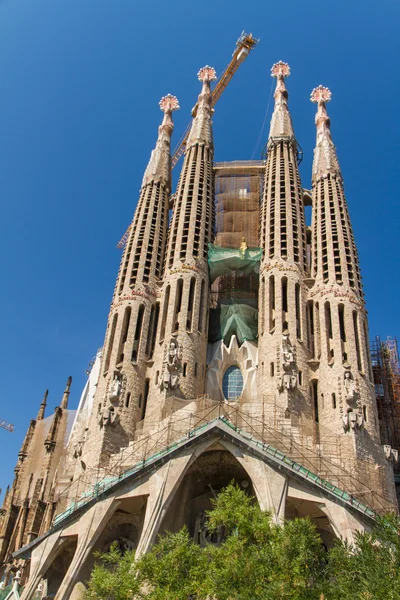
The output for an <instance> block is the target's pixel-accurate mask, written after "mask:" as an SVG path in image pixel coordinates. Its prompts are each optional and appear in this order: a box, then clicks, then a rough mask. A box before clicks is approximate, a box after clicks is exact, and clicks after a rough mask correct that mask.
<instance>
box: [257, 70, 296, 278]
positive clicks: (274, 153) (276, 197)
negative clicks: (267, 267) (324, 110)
mask: <svg viewBox="0 0 400 600" xmlns="http://www.w3.org/2000/svg"><path fill="white" fill-rule="evenodd" d="M271 75H272V77H276V79H277V84H276V91H275V96H274V97H275V108H274V112H273V115H272V119H271V128H270V133H269V138H268V144H267V150H268V154H267V164H266V178H265V188H264V199H263V203H262V212H261V236H260V237H261V243H260V245H261V247H262V248H263V250H264V261H268V260H269V259H272V258H278V257H281V258H283V259H284V260H288V261H289V262H291V263H296V264H298V265H299V266H300V267H301V268H303V269H305V268H306V233H305V222H304V208H303V191H302V186H301V182H300V175H299V170H298V161H297V143H296V140H295V137H294V133H293V127H292V119H291V116H290V113H289V108H288V103H287V99H288V92H287V90H286V85H285V77H288V76H289V75H290V67H289V65H288V64H287V63H285V62H282V61H280V62H278V63H276V64H274V65H273V67H272V69H271Z"/></svg>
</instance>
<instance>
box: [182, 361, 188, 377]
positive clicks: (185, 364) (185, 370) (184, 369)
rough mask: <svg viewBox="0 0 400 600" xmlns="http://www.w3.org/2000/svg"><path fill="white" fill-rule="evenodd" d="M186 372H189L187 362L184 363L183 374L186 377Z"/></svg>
mask: <svg viewBox="0 0 400 600" xmlns="http://www.w3.org/2000/svg"><path fill="white" fill-rule="evenodd" d="M186 372H187V363H183V373H182V374H183V376H184V377H186Z"/></svg>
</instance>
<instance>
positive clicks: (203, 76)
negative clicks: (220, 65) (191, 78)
mask: <svg viewBox="0 0 400 600" xmlns="http://www.w3.org/2000/svg"><path fill="white" fill-rule="evenodd" d="M197 77H198V78H199V81H203V82H205V81H215V80H216V79H217V73H216V71H215V69H214V68H213V67H209V66H208V65H206V66H205V67H202V68H201V69H200V71H199V72H198V73H197Z"/></svg>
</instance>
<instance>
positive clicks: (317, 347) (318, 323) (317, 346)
mask: <svg viewBox="0 0 400 600" xmlns="http://www.w3.org/2000/svg"><path fill="white" fill-rule="evenodd" d="M314 310H315V313H314V314H315V319H314V331H315V351H316V357H317V358H318V360H319V359H320V358H321V321H320V318H319V302H316V303H315V304H314Z"/></svg>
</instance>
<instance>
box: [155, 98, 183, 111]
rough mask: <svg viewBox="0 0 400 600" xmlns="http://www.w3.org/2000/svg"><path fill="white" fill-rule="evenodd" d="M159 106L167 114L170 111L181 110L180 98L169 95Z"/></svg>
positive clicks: (162, 99)
mask: <svg viewBox="0 0 400 600" xmlns="http://www.w3.org/2000/svg"><path fill="white" fill-rule="evenodd" d="M159 104H160V108H161V110H162V111H163V112H167V111H168V110H171V111H172V110H178V109H179V108H180V106H179V102H178V98H177V97H176V96H173V95H172V94H167V95H166V96H163V97H162V98H161V100H160V102H159Z"/></svg>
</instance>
